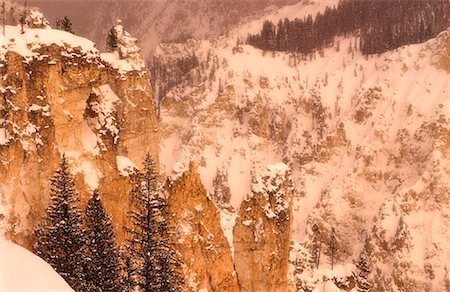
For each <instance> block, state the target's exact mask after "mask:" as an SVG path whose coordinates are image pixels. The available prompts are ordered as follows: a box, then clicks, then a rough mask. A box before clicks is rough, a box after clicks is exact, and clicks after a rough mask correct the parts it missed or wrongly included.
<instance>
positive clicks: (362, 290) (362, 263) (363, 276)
mask: <svg viewBox="0 0 450 292" xmlns="http://www.w3.org/2000/svg"><path fill="white" fill-rule="evenodd" d="M356 267H357V268H358V271H357V272H356V273H354V277H355V281H356V290H357V291H359V292H368V291H369V290H370V286H371V285H370V283H369V280H368V277H369V273H370V270H369V263H368V256H367V253H366V252H363V253H362V254H361V256H360V257H359V260H358V263H357V264H356Z"/></svg>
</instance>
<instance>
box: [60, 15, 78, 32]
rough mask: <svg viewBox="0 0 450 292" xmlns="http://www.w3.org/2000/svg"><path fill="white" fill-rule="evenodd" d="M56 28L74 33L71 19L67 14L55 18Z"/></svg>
mask: <svg viewBox="0 0 450 292" xmlns="http://www.w3.org/2000/svg"><path fill="white" fill-rule="evenodd" d="M56 28H57V29H60V30H64V31H67V32H70V33H73V34H75V33H74V32H73V29H72V21H70V19H69V18H68V17H67V16H64V18H63V19H57V20H56Z"/></svg>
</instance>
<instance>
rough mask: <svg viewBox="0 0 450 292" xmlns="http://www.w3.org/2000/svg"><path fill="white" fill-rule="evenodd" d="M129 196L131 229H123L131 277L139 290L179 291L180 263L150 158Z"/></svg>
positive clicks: (153, 165)
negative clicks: (126, 239) (126, 235)
mask: <svg viewBox="0 0 450 292" xmlns="http://www.w3.org/2000/svg"><path fill="white" fill-rule="evenodd" d="M131 197H132V200H133V201H134V208H133V209H132V210H131V213H130V217H131V223H132V228H126V231H127V233H128V234H129V236H130V238H129V239H128V243H129V251H130V253H131V260H132V263H131V266H132V268H133V270H132V273H131V275H130V278H131V279H132V280H133V281H135V282H136V286H137V288H138V291H155V292H158V291H161V292H163V291H164V292H169V291H180V290H181V283H182V280H181V274H180V273H178V270H179V267H180V263H179V261H178V259H177V256H176V252H175V250H174V249H173V245H172V244H171V240H170V233H169V227H168V225H167V222H166V219H167V210H166V204H165V201H164V199H162V198H161V197H160V196H159V186H158V182H157V180H156V167H155V162H154V160H153V159H152V158H151V157H150V155H147V156H146V158H145V161H144V172H143V173H141V172H137V173H136V174H135V175H134V177H133V178H132V191H131Z"/></svg>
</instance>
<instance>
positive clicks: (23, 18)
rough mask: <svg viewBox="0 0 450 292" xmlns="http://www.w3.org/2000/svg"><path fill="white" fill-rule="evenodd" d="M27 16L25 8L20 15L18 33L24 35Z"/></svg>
mask: <svg viewBox="0 0 450 292" xmlns="http://www.w3.org/2000/svg"><path fill="white" fill-rule="evenodd" d="M27 16H28V9H27V7H25V8H24V9H23V11H22V13H21V14H20V18H19V23H20V33H22V34H24V33H25V24H26V22H27Z"/></svg>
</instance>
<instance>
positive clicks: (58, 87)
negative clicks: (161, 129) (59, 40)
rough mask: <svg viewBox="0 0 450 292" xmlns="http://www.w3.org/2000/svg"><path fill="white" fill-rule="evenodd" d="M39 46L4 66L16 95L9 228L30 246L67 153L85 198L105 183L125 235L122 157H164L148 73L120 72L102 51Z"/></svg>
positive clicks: (3, 180)
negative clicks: (52, 179)
mask: <svg viewBox="0 0 450 292" xmlns="http://www.w3.org/2000/svg"><path fill="white" fill-rule="evenodd" d="M71 50H76V49H72V48H71ZM38 53H39V54H38V55H37V57H35V58H33V59H31V60H25V58H24V57H22V56H21V55H19V54H17V53H15V52H8V53H7V54H6V59H5V61H4V62H2V65H3V67H2V68H1V69H0V76H1V77H2V78H1V81H0V83H1V84H0V86H2V87H3V88H6V89H9V91H7V92H10V93H9V96H8V98H9V100H10V101H11V106H10V107H9V108H8V112H7V116H8V118H7V127H6V130H7V131H8V135H9V137H10V140H9V141H8V143H6V144H3V145H0V159H1V163H0V172H1V177H0V194H1V196H0V197H1V198H2V200H3V201H4V202H5V204H4V205H6V206H9V209H8V210H7V214H4V219H3V220H7V221H8V222H9V224H8V225H9V227H8V229H7V230H6V234H7V236H8V237H10V238H12V239H13V240H14V241H17V242H19V243H20V244H22V245H25V246H28V247H29V246H30V244H31V243H32V238H30V236H31V234H32V229H33V228H34V226H35V225H36V224H37V223H38V222H39V221H40V219H41V217H42V215H43V213H44V211H45V209H46V206H47V204H48V199H49V178H50V177H51V175H52V174H53V172H54V171H55V169H56V168H57V166H58V163H59V159H60V156H61V154H62V153H66V155H67V157H68V158H69V162H70V163H71V171H72V173H73V174H75V179H76V187H77V190H78V191H79V192H80V194H81V198H82V204H81V205H84V203H85V202H86V200H87V198H88V197H89V194H90V192H91V191H92V189H93V188H96V187H98V188H99V190H100V194H101V197H102V199H103V200H104V203H105V206H106V208H107V210H108V211H109V213H110V214H111V216H112V217H113V220H114V225H115V231H116V233H117V235H118V238H119V240H122V238H123V231H122V230H123V229H122V227H123V226H124V224H125V223H126V220H127V219H126V213H127V210H128V192H129V184H128V178H127V177H124V176H121V175H120V173H119V170H118V166H117V163H116V156H118V155H120V156H126V157H128V158H129V159H130V160H131V161H132V162H134V163H135V164H136V165H140V163H141V161H142V160H143V157H144V155H145V153H146V152H149V153H150V154H151V155H152V156H153V157H154V158H155V160H156V161H157V162H158V139H159V136H158V135H159V134H158V126H157V120H156V116H155V113H154V108H153V105H152V102H151V98H150V96H151V86H150V83H149V80H148V77H147V74H146V73H145V72H140V71H130V72H126V73H120V74H119V72H118V71H117V70H115V69H113V68H112V67H110V65H109V64H107V63H106V62H104V61H103V60H101V58H100V56H99V55H97V56H94V57H92V56H87V55H84V54H83V53H82V52H77V53H75V54H72V55H71V56H69V55H68V52H67V48H65V47H59V46H57V45H50V46H41V47H40V48H39V49H38ZM92 102H94V103H92ZM94 104H95V106H96V107H97V109H96V110H93V109H92V108H91V106H92V105H94ZM0 130H3V131H5V129H4V128H2V129H0Z"/></svg>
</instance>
